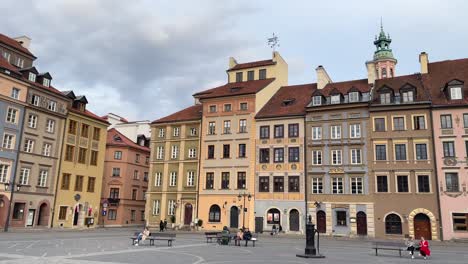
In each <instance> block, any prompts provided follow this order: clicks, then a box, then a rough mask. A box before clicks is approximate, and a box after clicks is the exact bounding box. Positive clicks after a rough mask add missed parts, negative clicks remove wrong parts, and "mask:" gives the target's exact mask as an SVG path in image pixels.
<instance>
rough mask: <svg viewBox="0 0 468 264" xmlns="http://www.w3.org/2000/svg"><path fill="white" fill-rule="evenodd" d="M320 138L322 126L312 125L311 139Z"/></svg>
mask: <svg viewBox="0 0 468 264" xmlns="http://www.w3.org/2000/svg"><path fill="white" fill-rule="evenodd" d="M320 139H322V127H312V140H320Z"/></svg>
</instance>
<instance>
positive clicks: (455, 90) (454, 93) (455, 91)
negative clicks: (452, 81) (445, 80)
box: [450, 87, 462, 100]
mask: <svg viewBox="0 0 468 264" xmlns="http://www.w3.org/2000/svg"><path fill="white" fill-rule="evenodd" d="M450 99H451V100H460V99H462V91H461V87H452V88H450Z"/></svg>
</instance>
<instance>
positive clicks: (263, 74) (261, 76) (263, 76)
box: [258, 69, 267, 80]
mask: <svg viewBox="0 0 468 264" xmlns="http://www.w3.org/2000/svg"><path fill="white" fill-rule="evenodd" d="M258 75H259V77H258V79H260V80H264V79H266V77H267V72H266V69H261V70H260V71H259V72H258Z"/></svg>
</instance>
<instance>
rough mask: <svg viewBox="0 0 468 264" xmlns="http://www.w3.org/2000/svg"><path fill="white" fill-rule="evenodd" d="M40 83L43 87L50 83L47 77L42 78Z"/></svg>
mask: <svg viewBox="0 0 468 264" xmlns="http://www.w3.org/2000/svg"><path fill="white" fill-rule="evenodd" d="M42 85H44V86H45V87H49V85H50V80H49V79H47V78H44V79H43V80H42Z"/></svg>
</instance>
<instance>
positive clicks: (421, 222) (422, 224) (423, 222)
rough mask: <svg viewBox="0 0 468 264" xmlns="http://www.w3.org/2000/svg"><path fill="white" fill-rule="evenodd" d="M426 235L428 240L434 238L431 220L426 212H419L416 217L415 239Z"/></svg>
mask: <svg viewBox="0 0 468 264" xmlns="http://www.w3.org/2000/svg"><path fill="white" fill-rule="evenodd" d="M421 237H424V238H425V239H426V240H431V239H432V232H431V220H430V219H429V217H428V216H427V215H425V214H417V215H416V216H415V217H414V239H416V240H418V239H420V238H421Z"/></svg>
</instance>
